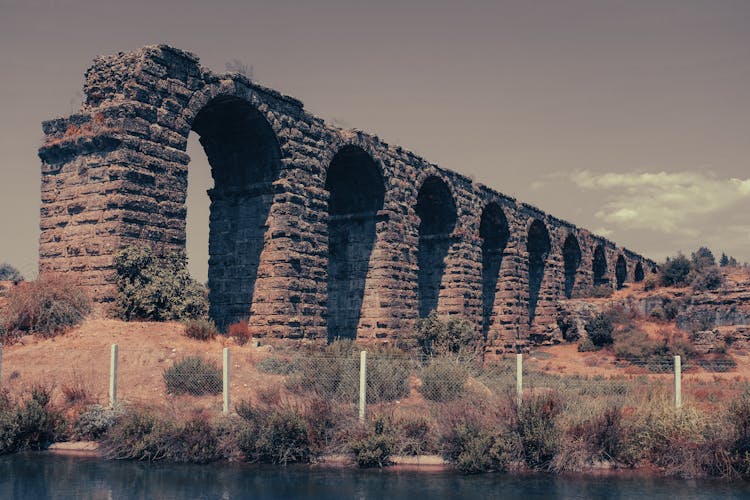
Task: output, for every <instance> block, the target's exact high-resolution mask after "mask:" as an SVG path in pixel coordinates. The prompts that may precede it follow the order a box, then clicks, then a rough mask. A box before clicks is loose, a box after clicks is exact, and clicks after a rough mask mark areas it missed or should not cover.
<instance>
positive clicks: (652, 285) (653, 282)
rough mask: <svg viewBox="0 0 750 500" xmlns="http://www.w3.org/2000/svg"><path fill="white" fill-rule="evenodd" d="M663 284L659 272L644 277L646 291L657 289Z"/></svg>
mask: <svg viewBox="0 0 750 500" xmlns="http://www.w3.org/2000/svg"><path fill="white" fill-rule="evenodd" d="M660 284H661V278H660V277H659V275H658V274H654V273H649V274H647V275H646V277H645V278H643V289H644V290H645V291H647V292H648V291H650V290H655V289H656V288H657V287H658V286H659V285H660Z"/></svg>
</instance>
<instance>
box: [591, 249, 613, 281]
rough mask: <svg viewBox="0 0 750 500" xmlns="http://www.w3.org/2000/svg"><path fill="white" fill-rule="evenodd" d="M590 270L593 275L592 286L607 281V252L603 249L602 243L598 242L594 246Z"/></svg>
mask: <svg viewBox="0 0 750 500" xmlns="http://www.w3.org/2000/svg"><path fill="white" fill-rule="evenodd" d="M591 272H592V273H593V276H594V286H601V285H606V284H608V283H609V277H608V276H607V253H606V252H605V250H604V244H602V243H599V244H597V245H596V246H595V247H594V255H593V258H592V260H591Z"/></svg>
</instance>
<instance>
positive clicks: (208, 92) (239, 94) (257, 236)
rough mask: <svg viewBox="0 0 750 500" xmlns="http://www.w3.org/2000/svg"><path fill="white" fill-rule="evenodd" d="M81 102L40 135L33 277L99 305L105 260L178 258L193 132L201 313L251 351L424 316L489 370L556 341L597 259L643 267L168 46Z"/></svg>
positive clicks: (387, 331)
mask: <svg viewBox="0 0 750 500" xmlns="http://www.w3.org/2000/svg"><path fill="white" fill-rule="evenodd" d="M84 92H85V95H86V100H85V103H84V104H83V106H82V108H81V110H80V112H78V113H77V114H74V115H71V116H69V117H66V118H59V119H55V120H50V121H47V122H45V123H44V124H43V128H44V133H45V143H44V145H43V146H42V147H41V149H40V150H39V156H40V158H41V160H42V207H41V237H40V249H39V254H40V255H39V256H40V264H39V266H40V272H47V271H54V272H66V273H70V274H73V275H75V276H76V277H77V278H78V279H79V282H80V284H81V285H82V286H84V287H86V288H88V289H89V290H90V292H91V295H92V296H93V297H95V298H96V299H97V300H98V301H100V302H102V303H103V304H106V303H107V302H108V301H111V300H112V298H113V297H114V293H115V290H114V287H113V284H112V283H113V272H112V268H111V263H112V257H113V255H114V254H115V253H116V252H117V251H118V250H119V249H121V248H123V247H125V246H128V245H130V244H144V245H145V244H148V245H152V246H154V247H156V248H157V249H160V250H168V249H183V248H184V245H185V214H186V207H185V198H186V192H187V169H188V165H189V162H190V158H189V157H188V155H187V154H186V153H185V150H186V146H187V139H188V135H189V134H190V133H191V131H194V132H195V133H197V134H198V135H199V136H200V138H201V144H202V145H203V147H204V148H205V151H206V154H207V156H208V159H209V163H210V165H211V170H212V174H213V177H214V182H215V186H214V188H213V189H212V190H210V191H209V195H210V198H211V217H210V231H209V232H210V236H209V240H210V241H209V254H210V259H209V289H210V300H211V314H212V316H213V317H214V318H215V319H216V320H217V322H218V323H220V324H223V325H225V324H228V323H231V322H233V321H236V320H238V319H240V318H249V325H250V329H251V331H252V333H253V334H255V335H258V336H271V337H277V338H293V339H301V338H306V339H313V340H319V341H325V340H326V339H329V338H337V337H356V338H358V339H362V340H374V339H381V340H382V341H393V340H395V339H397V338H399V337H401V336H404V335H408V333H409V332H410V331H411V330H412V328H413V326H414V324H415V322H416V321H417V319H418V318H419V317H420V316H424V315H426V314H427V313H428V312H429V311H430V310H431V309H433V308H434V309H437V311H438V313H439V314H441V315H454V314H459V315H462V316H465V317H466V318H468V319H469V320H470V321H472V322H473V323H474V325H475V326H476V328H477V329H481V330H482V331H483V332H484V333H485V335H486V338H487V350H488V352H490V353H500V352H503V351H505V350H511V349H517V348H522V347H524V346H525V345H526V344H527V343H528V342H529V341H533V342H543V343H546V342H556V341H559V340H560V339H561V333H560V330H559V328H558V326H557V323H556V311H557V305H556V304H557V301H558V299H561V298H564V297H565V296H566V295H571V294H575V293H576V291H580V290H581V289H583V288H585V287H590V286H592V285H593V283H594V265H593V260H594V251H595V249H596V248H597V247H601V248H602V250H603V254H604V257H605V260H606V269H605V270H604V271H603V273H604V274H603V275H602V276H601V277H598V278H597V281H598V282H600V283H604V284H605V286H616V285H617V283H622V282H623V278H624V283H625V284H627V282H628V281H633V280H635V278H636V275H637V276H638V278H639V279H642V277H643V270H644V269H645V272H650V270H651V269H652V268H654V263H653V262H651V261H648V260H646V259H644V258H643V257H641V256H639V255H637V254H635V253H633V252H630V251H628V250H625V249H622V248H619V247H617V246H616V245H615V244H614V243H612V242H610V241H607V240H605V239H603V238H601V237H597V236H595V235H593V234H591V233H589V232H588V231H586V230H585V229H581V228H578V227H576V226H574V225H573V224H570V223H568V222H565V221H562V220H559V219H556V218H554V217H552V216H551V215H548V214H545V213H544V212H542V211H541V210H539V209H537V208H535V207H532V206H530V205H527V204H525V203H521V202H519V201H517V200H514V199H512V198H510V197H508V196H505V195H503V194H501V193H499V192H497V191H494V190H493V189H490V188H488V187H486V186H483V185H481V184H478V183H476V182H472V181H471V180H470V179H468V178H467V177H465V176H463V175H460V174H458V173H455V172H451V171H449V170H445V169H441V168H439V167H438V166H436V165H433V164H431V163H429V162H427V161H426V160H424V159H422V158H420V157H418V156H416V155H414V154H413V153H411V152H409V151H407V150H404V149H402V148H401V147H398V146H391V145H389V144H386V143H385V142H383V141H381V140H380V139H379V138H378V137H376V136H374V135H369V134H366V133H364V132H361V131H358V130H340V129H337V128H335V127H332V126H330V125H328V124H326V123H325V122H324V121H323V120H321V119H320V118H317V117H315V116H313V115H311V114H309V113H307V112H306V111H305V110H304V108H303V105H302V103H301V102H299V101H298V100H296V99H293V98H291V97H288V96H285V95H282V94H280V93H279V92H276V91H274V90H271V89H268V88H265V87H262V86H260V85H258V84H256V83H254V82H251V81H249V80H248V79H247V78H245V77H244V76H242V75H238V74H224V75H220V74H215V73H212V72H211V71H209V70H207V69H205V68H203V67H202V66H201V65H200V64H199V62H198V58H197V57H195V56H193V55H192V54H189V53H186V52H183V51H180V50H177V49H174V48H171V47H168V46H163V45H162V46H149V47H144V48H142V49H139V50H137V51H134V52H130V53H120V54H117V55H114V56H107V57H99V58H97V59H96V60H95V61H94V65H93V66H92V67H91V68H90V69H89V70H88V71H87V73H86V79H85V84H84ZM483 221H484V222H483ZM620 257H621V259H619V258H620ZM618 259H619V262H620V264H619V265H617V264H616V263H617V262H618ZM623 264H624V265H623ZM636 268H637V269H638V271H636ZM616 269H617V270H618V271H617V272H618V273H619V274H618V275H617V276H616V275H615V272H616ZM618 279H619V281H618Z"/></svg>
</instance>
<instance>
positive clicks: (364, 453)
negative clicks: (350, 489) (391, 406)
mask: <svg viewBox="0 0 750 500" xmlns="http://www.w3.org/2000/svg"><path fill="white" fill-rule="evenodd" d="M349 447H350V449H351V451H352V453H354V456H355V457H356V459H357V465H359V466H360V467H363V468H365V467H379V468H383V467H385V466H387V465H389V464H390V457H391V454H393V451H394V450H395V447H396V436H395V434H394V432H393V427H392V426H391V423H390V421H389V420H387V419H385V418H383V417H378V418H377V419H375V421H374V422H373V424H372V425H371V426H370V427H369V428H368V429H366V430H365V431H364V432H363V433H362V434H361V435H360V436H359V437H358V438H356V439H354V440H353V441H352V442H351V443H350V445H349Z"/></svg>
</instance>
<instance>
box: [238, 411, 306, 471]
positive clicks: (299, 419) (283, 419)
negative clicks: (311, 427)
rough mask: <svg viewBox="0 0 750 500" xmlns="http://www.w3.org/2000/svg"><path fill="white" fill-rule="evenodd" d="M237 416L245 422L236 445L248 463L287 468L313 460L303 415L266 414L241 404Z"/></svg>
mask: <svg viewBox="0 0 750 500" xmlns="http://www.w3.org/2000/svg"><path fill="white" fill-rule="evenodd" d="M237 414H238V415H240V417H242V418H243V419H244V421H245V424H244V426H243V427H242V428H241V430H240V432H239V433H238V435H237V445H238V447H239V449H240V451H241V452H242V454H243V456H244V457H245V460H247V461H249V462H261V463H272V464H281V465H286V464H288V463H296V462H309V461H310V455H311V452H310V439H309V436H308V432H307V422H306V420H305V418H304V416H303V415H302V414H301V413H300V412H299V411H297V410H296V409H294V408H276V409H272V410H269V411H264V410H262V409H259V408H254V407H252V406H251V405H250V404H249V403H248V402H245V401H243V402H240V404H239V405H238V406H237Z"/></svg>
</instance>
